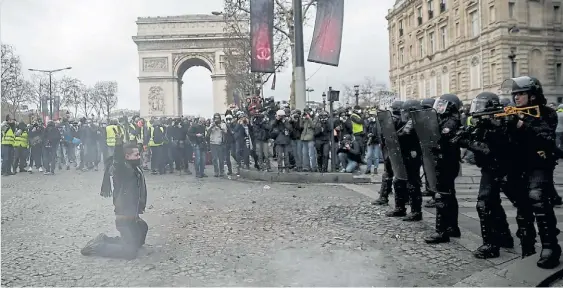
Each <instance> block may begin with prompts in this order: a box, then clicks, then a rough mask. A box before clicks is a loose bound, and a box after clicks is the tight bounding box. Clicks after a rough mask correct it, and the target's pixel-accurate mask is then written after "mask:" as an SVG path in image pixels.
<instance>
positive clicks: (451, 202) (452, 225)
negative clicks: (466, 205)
mask: <svg viewBox="0 0 563 288" xmlns="http://www.w3.org/2000/svg"><path fill="white" fill-rule="evenodd" d="M447 199H448V204H447V207H448V216H447V218H448V223H449V227H448V235H449V236H450V237H454V238H459V237H461V230H459V224H458V217H459V204H458V203H457V198H456V197H455V194H450V195H448V196H447Z"/></svg>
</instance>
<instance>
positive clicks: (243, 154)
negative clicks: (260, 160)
mask: <svg viewBox="0 0 563 288" xmlns="http://www.w3.org/2000/svg"><path fill="white" fill-rule="evenodd" d="M236 151H237V167H238V168H241V167H242V162H244V166H245V167H246V168H248V167H249V166H250V149H248V147H246V143H244V142H241V141H238V142H237V143H236Z"/></svg>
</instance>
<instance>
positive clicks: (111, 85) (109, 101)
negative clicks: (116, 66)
mask: <svg viewBox="0 0 563 288" xmlns="http://www.w3.org/2000/svg"><path fill="white" fill-rule="evenodd" d="M94 93H95V94H96V96H97V98H98V101H99V102H98V104H99V106H100V110H101V111H100V112H102V111H103V112H104V113H105V115H106V116H107V117H108V118H109V115H110V113H111V109H113V108H114V107H115V106H116V105H117V82H116V81H100V82H98V83H96V85H94ZM108 120H109V119H108Z"/></svg>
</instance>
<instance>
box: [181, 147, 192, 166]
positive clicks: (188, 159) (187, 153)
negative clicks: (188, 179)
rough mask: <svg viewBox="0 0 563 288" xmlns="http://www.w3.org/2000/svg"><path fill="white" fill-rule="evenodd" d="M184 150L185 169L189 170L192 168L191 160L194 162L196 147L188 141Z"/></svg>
mask: <svg viewBox="0 0 563 288" xmlns="http://www.w3.org/2000/svg"><path fill="white" fill-rule="evenodd" d="M182 151H183V153H184V154H183V155H184V156H183V157H184V170H186V171H188V170H190V162H192V161H193V158H194V149H193V147H192V144H190V143H186V144H185V146H184V149H183V150H182Z"/></svg>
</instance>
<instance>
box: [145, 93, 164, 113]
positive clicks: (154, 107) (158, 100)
mask: <svg viewBox="0 0 563 288" xmlns="http://www.w3.org/2000/svg"><path fill="white" fill-rule="evenodd" d="M148 98H149V115H153V114H154V113H155V112H164V107H165V105H164V89H162V87H160V86H152V87H151V88H150V89H149V97H148ZM157 114H162V113H157Z"/></svg>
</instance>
